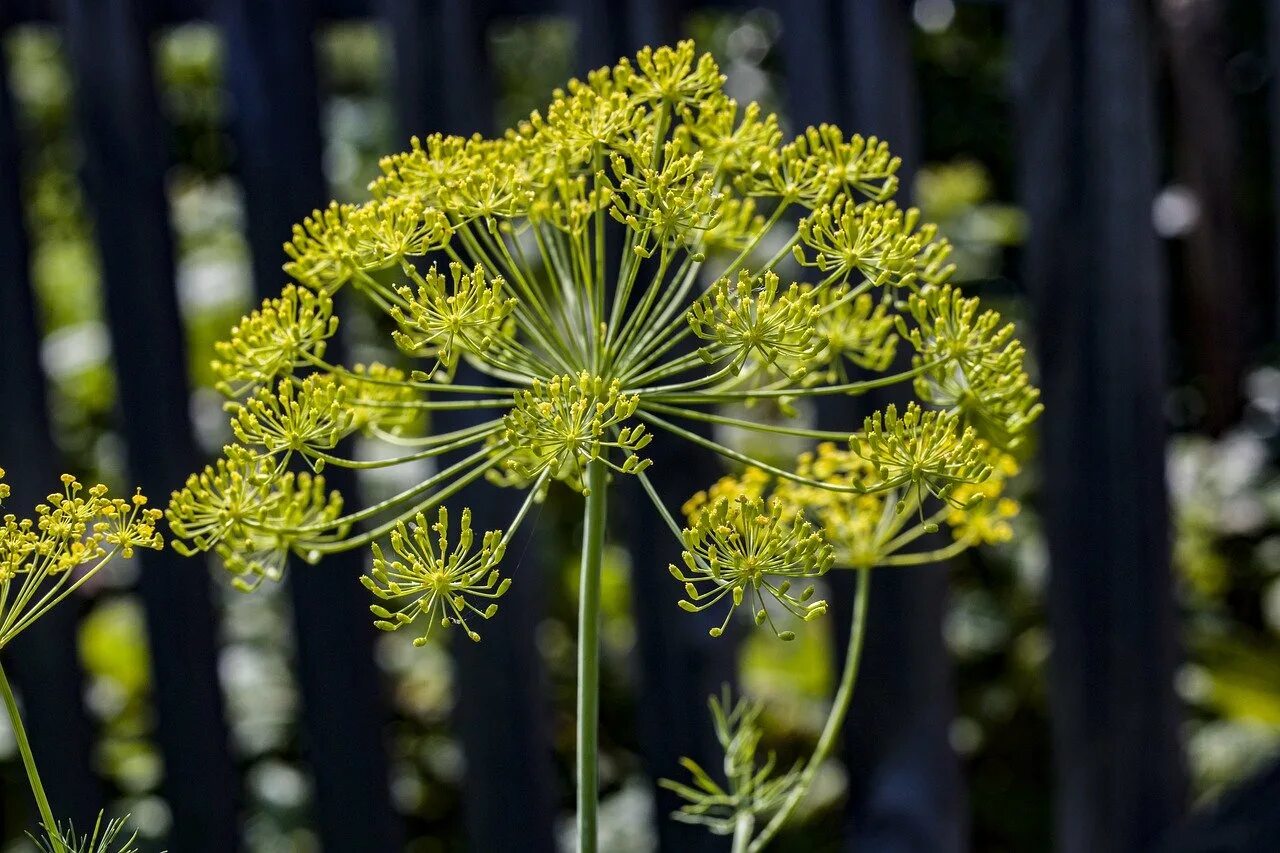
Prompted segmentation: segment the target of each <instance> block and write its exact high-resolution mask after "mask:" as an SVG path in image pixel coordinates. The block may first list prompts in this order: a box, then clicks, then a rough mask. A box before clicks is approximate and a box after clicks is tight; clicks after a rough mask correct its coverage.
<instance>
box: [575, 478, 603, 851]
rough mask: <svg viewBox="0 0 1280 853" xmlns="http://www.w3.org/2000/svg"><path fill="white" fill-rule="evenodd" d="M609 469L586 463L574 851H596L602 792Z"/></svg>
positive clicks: (579, 618)
mask: <svg viewBox="0 0 1280 853" xmlns="http://www.w3.org/2000/svg"><path fill="white" fill-rule="evenodd" d="M607 480H608V469H607V468H606V467H605V464H604V462H603V461H601V460H599V459H595V460H592V461H591V462H590V463H588V465H587V482H586V487H587V498H586V507H585V508H584V510H583V532H582V574H581V578H580V581H579V583H578V850H579V851H581V853H596V846H597V843H598V842H597V839H598V826H597V817H596V798H597V796H598V795H599V790H600V763H599V751H600V738H599V718H600V565H601V563H602V562H603V561H604V527H605V498H606V491H607V490H608V482H607Z"/></svg>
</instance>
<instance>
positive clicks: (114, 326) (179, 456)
mask: <svg viewBox="0 0 1280 853" xmlns="http://www.w3.org/2000/svg"><path fill="white" fill-rule="evenodd" d="M145 12H146V10H145V8H144V7H143V5H142V4H141V3H140V2H131V0H119V2H113V3H101V2H97V0H68V2H67V3H66V4H65V6H64V8H63V15H64V18H63V23H64V26H65V33H66V37H67V44H68V48H69V50H70V58H71V65H72V74H73V79H74V83H75V105H76V112H77V117H78V125H79V131H80V134H81V136H82V138H83V140H84V156H85V166H84V178H85V189H86V196H87V199H88V203H89V208H90V210H91V211H92V214H93V220H94V228H95V235H96V241H97V247H98V251H99V253H100V256H101V261H102V273H103V283H104V290H105V296H106V307H107V317H108V320H109V323H110V327H111V335H112V347H113V351H114V353H115V364H116V371H117V373H116V375H117V382H118V388H119V400H120V411H121V418H122V424H121V426H122V432H123V435H124V438H125V442H126V445H127V457H126V458H127V463H128V468H129V472H130V480H131V481H136V482H137V483H138V484H139V485H141V486H142V488H143V489H144V491H145V492H146V493H147V494H148V495H149V496H150V497H151V499H152V500H153V501H154V502H155V503H157V504H159V505H161V506H163V505H164V502H165V500H166V497H167V495H168V493H169V491H170V490H171V489H173V488H175V487H176V486H178V485H180V484H181V483H182V481H183V480H184V479H185V477H186V476H187V474H188V473H189V472H190V471H191V470H192V469H193V468H194V466H195V464H196V458H197V455H196V452H195V448H194V445H193V442H192V437H191V422H190V415H189V411H188V400H189V397H188V387H187V370H186V355H187V353H186V348H185V343H184V336H183V329H182V321H181V317H180V315H179V313H178V305H177V298H176V294H175V291H174V264H173V246H172V236H171V234H170V231H169V216H168V207H167V203H166V199H165V188H164V175H165V168H166V165H167V163H168V157H167V156H166V155H167V152H166V150H165V147H164V127H163V126H162V123H161V120H160V117H159V113H158V110H157V107H156V97H155V91H154V87H153V84H154V80H153V78H152V64H151V51H150V45H149V34H148V32H147V31H146V29H145V27H144V23H143V22H144V21H147V20H149V18H148V17H147V16H146V15H145ZM139 559H140V561H141V563H142V577H141V581H140V591H141V594H142V601H143V605H144V608H145V610H146V616H147V628H148V637H149V640H150V653H151V660H152V675H153V679H154V684H155V688H154V691H153V699H154V701H155V707H156V712H157V717H158V726H157V731H156V739H157V741H158V743H159V745H160V750H161V753H162V755H163V757H164V770H165V772H164V783H163V789H164V793H165V795H166V797H167V799H168V801H169V805H170V808H171V809H172V812H173V815H172V817H173V822H172V829H171V831H170V834H169V844H170V845H171V847H172V848H173V849H175V850H182V851H193V853H199V852H200V851H209V853H225V851H229V850H235V849H237V847H238V839H237V833H236V804H237V802H238V800H239V797H238V789H237V784H236V777H235V772H234V767H233V765H232V761H231V757H230V754H229V752H228V748H227V738H226V725H225V721H224V719H223V709H222V694H221V692H220V690H219V686H218V678H217V650H216V644H215V639H214V637H215V634H214V617H213V610H212V606H211V602H210V595H209V592H210V590H209V587H208V584H207V583H206V577H207V576H206V574H205V568H204V566H203V565H202V564H200V563H198V562H192V561H188V560H185V559H183V558H182V557H180V556H179V555H178V554H177V553H176V552H175V551H173V550H172V549H167V550H165V551H163V552H161V553H159V554H150V553H149V554H147V555H145V556H143V557H140V558H139Z"/></svg>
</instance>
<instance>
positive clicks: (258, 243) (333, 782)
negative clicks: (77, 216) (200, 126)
mask: <svg viewBox="0 0 1280 853" xmlns="http://www.w3.org/2000/svg"><path fill="white" fill-rule="evenodd" d="M214 9H215V12H216V19H217V21H218V23H219V24H220V25H221V26H222V28H223V32H224V37H225V39H226V46H227V54H226V55H227V64H226V68H227V84H228V87H229V90H230V93H231V98H232V104H233V110H234V115H233V120H232V121H233V132H234V137H235V140H236V154H237V165H238V169H239V174H240V178H241V181H242V184H243V186H244V195H245V204H246V213H247V218H248V239H249V246H250V249H251V251H252V255H253V278H254V285H255V288H256V290H257V292H258V294H259V295H260V296H276V295H279V292H280V287H281V286H282V285H283V283H284V279H285V277H284V274H283V273H282V272H281V270H280V265H281V263H282V261H283V259H284V255H283V253H282V252H281V249H280V246H281V244H282V242H283V241H284V240H286V239H288V237H289V234H290V230H291V228H292V226H293V223H295V222H297V221H300V220H301V219H302V217H303V216H304V215H305V214H307V213H308V212H309V211H311V210H312V209H313V208H315V207H318V206H322V205H324V204H325V203H326V198H327V195H328V194H327V192H326V190H325V182H324V175H323V171H322V168H321V144H322V143H321V133H320V95H319V90H318V87H317V82H316V69H315V57H314V53H313V44H312V34H313V32H314V25H315V16H314V14H313V9H312V7H311V6H310V4H309V3H308V2H307V0H220V2H218V3H217V4H215V6H214ZM340 349H341V347H335V348H333V349H331V350H330V353H329V355H330V356H331V357H333V358H335V359H338V360H341V358H342V353H341V352H340ZM345 474H346V472H343V471H340V470H331V471H330V472H328V478H329V480H330V481H331V484H332V485H333V486H334V487H335V488H338V489H340V490H341V491H343V492H344V493H345V494H347V495H351V496H354V494H355V482H354V478H352V477H350V476H345ZM364 560H365V552H364V551H363V550H359V551H352V552H348V553H345V554H335V555H332V556H329V557H327V558H325V559H324V560H322V561H321V562H320V563H319V564H318V565H315V566H307V565H301V564H298V565H294V566H293V567H292V568H291V571H290V576H289V579H288V584H289V589H290V594H291V598H292V603H293V611H294V613H293V616H294V627H295V634H296V637H297V649H298V660H297V667H298V676H299V683H300V687H301V691H302V698H303V723H304V726H303V730H304V735H305V745H306V747H307V753H308V757H309V759H310V764H311V769H312V772H313V774H314V777H315V784H316V800H315V821H316V825H317V826H318V827H319V831H320V838H321V843H322V845H323V847H324V849H325V850H326V851H327V853H360V851H366V850H393V849H397V848H398V845H399V838H400V835H401V831H400V830H401V826H400V822H399V820H398V819H397V817H396V816H395V813H394V811H393V809H392V807H391V801H390V790H389V784H390V781H389V770H388V765H387V754H386V741H385V728H386V725H387V722H388V714H387V709H386V705H385V696H384V692H385V687H384V685H383V683H382V680H381V679H380V677H379V673H378V669H377V666H376V664H375V662H374V656H373V642H374V636H373V635H374V630H373V627H372V624H371V622H370V618H369V613H368V600H367V596H366V594H365V592H364V590H363V588H362V587H361V586H360V584H359V583H358V578H359V575H360V574H361V573H362V572H363V571H364Z"/></svg>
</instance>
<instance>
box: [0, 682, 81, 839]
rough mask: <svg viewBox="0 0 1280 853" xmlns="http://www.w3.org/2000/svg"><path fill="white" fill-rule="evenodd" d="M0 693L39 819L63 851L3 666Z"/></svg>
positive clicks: (56, 826) (55, 822)
mask: <svg viewBox="0 0 1280 853" xmlns="http://www.w3.org/2000/svg"><path fill="white" fill-rule="evenodd" d="M0 693H2V694H3V695H4V707H5V709H6V710H7V711H8V712H9V723H10V725H12V727H13V738H14V740H15V741H17V743H18V752H19V753H20V754H21V755H22V766H23V767H25V768H26V770H27V781H28V782H30V783H31V793H32V795H34V796H35V798H36V807H37V808H38V809H39V810H40V820H41V822H43V823H44V829H45V832H46V834H48V836H49V838H50V840H51V841H52V843H53V849H54V850H55V851H57V853H63V851H65V850H66V847H64V846H63V844H62V836H61V835H60V834H59V833H58V823H57V821H55V820H54V818H53V809H51V808H50V807H49V798H48V797H47V796H45V793H44V785H42V784H41V783H40V771H38V770H37V769H36V759H35V756H34V755H32V754H31V742H30V741H28V740H27V730H26V727H25V726H23V725H22V714H21V713H19V712H18V702H17V700H16V699H14V698H13V688H11V687H10V686H9V677H8V676H7V675H5V671H4V667H2V666H0Z"/></svg>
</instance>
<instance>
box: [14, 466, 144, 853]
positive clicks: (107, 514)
mask: <svg viewBox="0 0 1280 853" xmlns="http://www.w3.org/2000/svg"><path fill="white" fill-rule="evenodd" d="M3 479H4V469H3V468H0V481H3ZM61 481H62V491H61V492H54V493H53V494H50V495H48V496H46V497H45V502H44V503H41V504H38V505H37V506H36V508H35V514H34V517H31V518H19V517H18V516H17V515H15V514H13V513H6V514H5V515H3V516H0V650H3V649H4V648H5V647H7V646H8V645H9V643H11V642H12V641H13V640H14V639H15V638H16V637H18V636H19V635H20V634H21V633H22V632H23V631H25V630H26V629H28V628H30V627H31V626H32V625H33V624H35V623H36V621H37V620H39V619H40V618H41V617H42V616H44V615H45V614H46V613H48V612H49V611H50V610H52V609H53V608H54V607H56V606H57V605H58V604H59V603H60V602H62V601H63V600H64V599H65V598H66V597H67V596H69V595H71V594H72V593H73V592H75V591H76V590H77V589H79V588H80V587H81V586H83V585H84V584H85V583H87V582H88V581H89V580H91V579H92V578H93V577H94V575H96V574H97V573H98V572H100V571H101V570H102V569H103V567H104V566H106V565H107V564H108V563H110V562H111V561H112V560H114V559H115V558H117V557H122V558H125V559H128V558H130V557H132V556H133V555H134V554H135V553H136V552H137V550H138V549H140V548H143V549H155V550H159V549H160V548H162V547H164V540H163V539H162V538H161V536H160V534H159V533H157V532H156V528H155V525H156V522H157V521H159V520H160V517H161V512H160V511H159V510H156V509H147V499H146V497H145V496H143V494H142V492H141V490H139V491H138V492H137V493H135V494H134V495H133V497H132V498H131V499H130V500H127V501H126V500H123V499H121V498H113V497H110V496H109V495H108V493H107V487H106V486H104V485H101V484H98V485H95V486H92V487H90V488H88V489H85V488H84V486H83V485H82V484H81V483H80V482H79V481H78V480H76V478H75V477H73V476H71V475H70V474H63V475H62V478H61ZM8 497H9V486H8V485H7V484H6V483H4V482H0V502H3V501H4V500H5V499H6V498H8ZM0 696H2V697H3V699H4V705H5V710H6V711H7V712H8V714H9V722H10V725H11V726H12V728H13V735H14V740H15V741H16V743H17V745H18V753H19V754H20V755H21V756H22V766H23V768H24V769H25V770H26V773H27V781H28V783H29V784H30V785H31V794H32V796H33V797H34V798H35V801H36V807H37V809H38V810H39V812H40V821H41V823H42V824H43V825H44V837H45V842H44V849H45V850H48V851H50V853H65V851H67V850H68V846H67V843H66V841H65V839H64V838H63V834H62V829H61V828H60V827H59V826H58V823H57V821H56V820H55V819H54V817H53V809H52V808H51V807H50V805H49V798H48V796H47V795H46V794H45V790H44V784H43V783H42V782H41V781H40V772H39V770H38V769H37V768H36V761H35V755H34V754H33V753H32V751H31V743H30V741H29V740H28V739H27V730H26V727H25V726H24V725H23V723H22V713H21V711H20V710H19V709H18V702H17V700H16V699H15V698H14V695H13V688H12V687H11V686H10V685H9V678H8V675H7V674H6V673H5V671H4V668H3V667H0ZM113 825H114V826H115V827H116V830H117V831H118V830H119V829H120V828H121V827H122V826H123V824H122V823H117V822H113ZM95 837H96V833H95ZM112 837H113V838H114V834H113V836H112ZM109 841H110V839H108V840H107V841H104V844H105V843H108V842H109Z"/></svg>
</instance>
